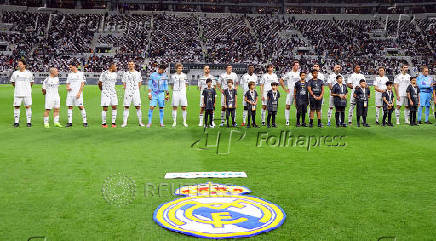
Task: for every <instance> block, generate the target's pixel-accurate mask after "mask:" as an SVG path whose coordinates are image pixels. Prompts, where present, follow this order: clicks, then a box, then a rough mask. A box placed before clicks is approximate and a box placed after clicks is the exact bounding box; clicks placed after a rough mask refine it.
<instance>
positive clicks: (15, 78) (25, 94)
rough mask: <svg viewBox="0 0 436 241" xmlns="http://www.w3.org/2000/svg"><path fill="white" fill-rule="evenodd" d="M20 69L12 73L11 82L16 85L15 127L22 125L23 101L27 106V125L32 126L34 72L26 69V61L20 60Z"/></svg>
mask: <svg viewBox="0 0 436 241" xmlns="http://www.w3.org/2000/svg"><path fill="white" fill-rule="evenodd" d="M17 65H18V70H16V71H15V72H14V73H12V76H11V80H10V81H11V84H12V86H14V127H19V126H20V107H21V103H23V104H24V106H25V107H26V121H27V127H32V85H33V82H34V80H33V74H32V72H30V71H28V70H27V69H26V61H25V60H23V59H22V60H18V63H17Z"/></svg>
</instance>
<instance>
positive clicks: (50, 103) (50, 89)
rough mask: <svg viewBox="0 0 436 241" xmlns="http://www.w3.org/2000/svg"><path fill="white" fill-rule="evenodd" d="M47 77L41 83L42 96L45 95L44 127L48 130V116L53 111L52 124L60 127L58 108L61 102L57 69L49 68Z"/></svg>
mask: <svg viewBox="0 0 436 241" xmlns="http://www.w3.org/2000/svg"><path fill="white" fill-rule="evenodd" d="M49 73H50V74H49V76H48V77H47V78H45V80H44V81H43V82H42V94H43V95H45V111H44V127H45V128H49V127H50V124H49V118H50V117H49V115H50V111H51V110H52V109H53V120H54V121H53V122H54V123H53V124H54V126H56V127H62V125H61V124H60V123H59V108H60V107H61V100H60V97H59V91H58V89H59V78H58V73H59V72H58V69H56V68H50V70H49Z"/></svg>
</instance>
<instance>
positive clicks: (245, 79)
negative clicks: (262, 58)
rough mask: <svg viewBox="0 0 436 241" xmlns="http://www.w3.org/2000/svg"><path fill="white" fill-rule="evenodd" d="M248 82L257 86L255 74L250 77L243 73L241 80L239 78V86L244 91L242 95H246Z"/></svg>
mask: <svg viewBox="0 0 436 241" xmlns="http://www.w3.org/2000/svg"><path fill="white" fill-rule="evenodd" d="M250 82H254V83H255V85H257V75H256V74H255V73H253V74H252V75H250V74H248V73H245V74H244V75H243V76H242V78H241V86H242V87H243V89H244V93H246V92H247V91H248V89H249V88H248V84H249V83H250Z"/></svg>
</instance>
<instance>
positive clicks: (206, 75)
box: [198, 65, 216, 127]
mask: <svg viewBox="0 0 436 241" xmlns="http://www.w3.org/2000/svg"><path fill="white" fill-rule="evenodd" d="M203 72H204V74H203V76H201V77H200V79H199V80H198V90H200V115H199V118H200V121H199V123H198V126H203V120H204V117H203V116H204V100H203V98H204V95H203V90H204V89H206V88H207V83H206V80H207V79H210V80H211V81H212V82H211V87H212V88H215V85H216V81H215V77H214V76H213V75H211V74H210V67H209V65H205V66H204V67H203ZM213 119H214V114H213V116H212V127H214V126H215V122H214V120H213ZM205 124H207V123H205Z"/></svg>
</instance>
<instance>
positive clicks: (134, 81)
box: [121, 70, 142, 94]
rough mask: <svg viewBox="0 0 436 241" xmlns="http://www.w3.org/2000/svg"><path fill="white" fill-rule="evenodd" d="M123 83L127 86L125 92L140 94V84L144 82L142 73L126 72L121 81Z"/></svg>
mask: <svg viewBox="0 0 436 241" xmlns="http://www.w3.org/2000/svg"><path fill="white" fill-rule="evenodd" d="M121 81H122V82H123V83H125V84H126V89H125V91H126V92H127V93H130V94H133V93H134V92H139V85H138V84H139V83H140V82H142V77H141V73H140V72H138V71H136V70H135V71H133V72H130V71H126V72H124V74H123V78H122V79H121Z"/></svg>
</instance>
